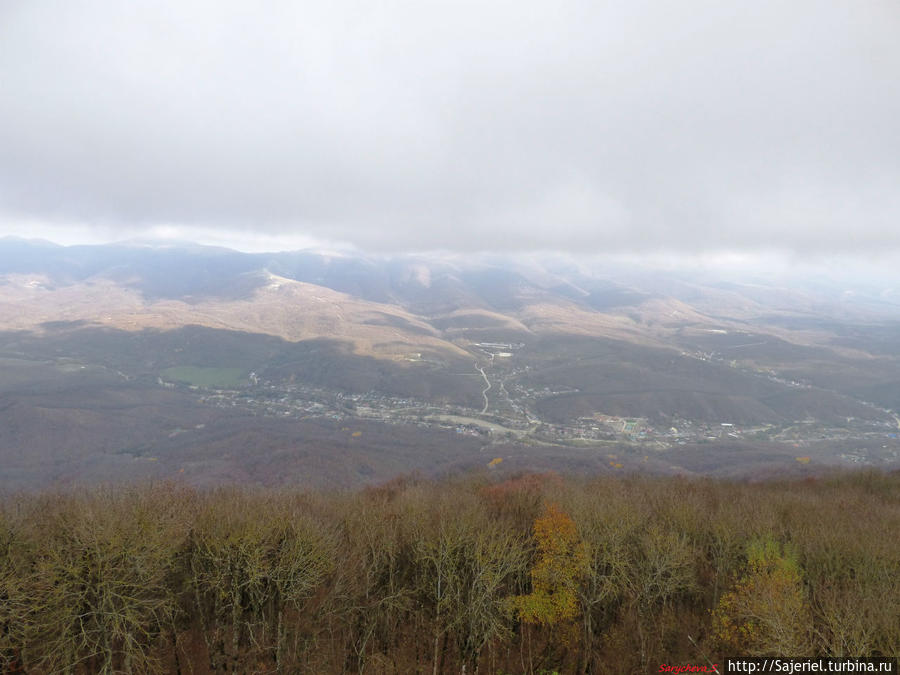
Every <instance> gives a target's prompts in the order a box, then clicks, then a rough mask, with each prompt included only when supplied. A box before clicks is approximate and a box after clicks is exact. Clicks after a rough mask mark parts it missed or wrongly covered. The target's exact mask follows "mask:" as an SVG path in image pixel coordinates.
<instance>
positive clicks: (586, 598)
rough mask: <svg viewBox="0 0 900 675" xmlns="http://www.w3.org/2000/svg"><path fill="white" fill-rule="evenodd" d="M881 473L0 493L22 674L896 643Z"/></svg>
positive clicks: (716, 657)
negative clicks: (345, 489)
mask: <svg viewBox="0 0 900 675" xmlns="http://www.w3.org/2000/svg"><path fill="white" fill-rule="evenodd" d="M898 533H900V475H898V474H892V475H891V474H880V473H864V474H848V475H843V476H836V477H833V478H823V479H818V480H806V481H793V482H792V481H784V482H767V483H758V484H746V483H731V482H725V481H714V480H687V479H678V478H669V479H663V478H647V477H626V478H619V479H614V478H597V479H591V480H586V479H585V480H581V479H562V478H559V477H555V476H546V475H541V476H537V475H528V476H521V477H517V478H510V479H506V480H503V481H502V482H500V481H499V480H491V479H490V478H488V477H486V476H469V477H466V478H464V479H455V480H449V481H444V482H432V481H428V480H424V479H419V478H405V479H402V480H398V481H396V482H394V483H392V484H389V485H386V486H383V487H379V488H374V489H365V490H361V491H357V492H353V493H340V494H322V493H296V492H284V491H262V490H260V491H257V490H241V489H233V488H229V489H218V490H212V491H198V490H193V489H190V488H186V487H183V486H178V485H171V484H164V485H149V486H143V487H128V488H126V487H121V488H112V489H97V490H93V491H85V492H78V493H71V492H70V493H53V494H39V495H26V496H16V497H12V496H10V497H7V498H5V500H4V501H3V503H2V509H0V663H2V664H3V668H5V669H6V671H7V672H28V673H120V672H121V673H145V672H165V673H207V672H212V673H254V672H258V673H305V672H309V673H453V672H464V673H475V672H481V673H497V674H499V673H553V672H560V673H641V672H658V671H659V667H660V665H662V664H675V665H678V664H686V663H693V664H699V665H702V664H707V665H708V663H709V662H712V663H721V659H722V657H723V656H726V655H736V654H741V655H763V654H769V655H771V654H780V655H801V656H802V655H851V656H861V655H873V656H874V655H896V654H897V653H898V652H900V536H898Z"/></svg>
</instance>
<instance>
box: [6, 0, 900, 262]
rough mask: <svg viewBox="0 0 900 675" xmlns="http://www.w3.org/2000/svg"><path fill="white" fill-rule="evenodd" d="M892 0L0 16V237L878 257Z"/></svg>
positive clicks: (895, 228) (888, 131) (73, 8)
mask: <svg viewBox="0 0 900 675" xmlns="http://www.w3.org/2000/svg"><path fill="white" fill-rule="evenodd" d="M898 36H900V2H897V0H846V1H844V2H839V1H837V0H754V1H752V2H749V1H747V0H681V1H680V2H676V1H664V0H658V1H656V2H651V1H648V0H621V1H608V2H603V1H602V0H591V1H587V2H565V1H553V2H548V1H546V0H544V1H542V2H532V1H531V0H515V1H509V2H490V1H489V0H478V1H471V2H469V1H467V0H454V1H453V2H429V1H428V0H410V1H409V2H391V1H388V0H381V1H376V0H370V1H368V2H345V1H343V0H337V1H333V0H329V1H328V2H321V1H318V2H312V1H310V2H283V3H282V2H258V3H253V2H231V1H230V0H214V1H210V2H193V1H188V0H172V1H160V0H156V1H153V2H139V1H135V2H132V1H129V2H110V1H109V0H106V1H104V2H82V1H80V0H59V1H57V2H49V1H47V2H45V1H41V0H21V1H20V0H0V234H16V235H29V236H45V237H49V238H51V239H56V240H58V241H64V242H73V241H101V240H110V239H117V238H126V237H136V236H147V235H169V236H178V237H181V238H187V239H195V240H201V241H208V242H213V243H232V244H237V245H240V246H242V247H244V248H269V249H272V248H284V247H296V246H302V245H306V244H307V243H309V242H315V241H328V242H349V243H352V244H354V245H357V246H359V247H362V248H364V249H377V250H381V251H398V250H417V249H419V250H421V249H432V248H443V249H450V250H458V251H469V250H503V251H507V250H541V249H557V250H569V251H578V252H605V251H626V252H638V253H640V252H642V251H648V252H650V251H652V252H658V251H670V252H675V253H688V254H692V253H697V252H701V253H703V252H715V251H740V252H753V251H756V250H771V249H781V250H784V251H788V252H793V253H800V254H802V253H805V252H815V253H823V254H826V255H827V254H834V253H840V252H843V251H847V250H849V251H858V252H862V253H866V252H872V251H884V250H893V251H895V252H896V251H898V250H900V39H898Z"/></svg>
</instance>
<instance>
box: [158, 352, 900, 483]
mask: <svg viewBox="0 0 900 675" xmlns="http://www.w3.org/2000/svg"><path fill="white" fill-rule="evenodd" d="M521 348H522V345H521V344H517V343H501V342H480V343H474V344H472V345H471V346H470V350H471V351H472V353H473V356H474V357H475V362H474V368H473V373H472V376H473V377H476V376H477V377H479V378H481V379H482V381H483V383H484V387H483V391H482V397H483V406H482V407H481V408H480V409H478V408H476V407H465V406H461V405H454V404H436V403H435V402H429V401H423V400H418V399H416V398H412V397H408V396H406V397H403V396H391V395H387V394H385V393H382V392H378V391H369V392H364V393H348V392H345V391H334V390H329V389H326V388H322V387H316V386H312V385H309V384H304V383H302V382H295V381H290V382H285V381H272V380H268V379H264V378H262V377H260V376H259V375H257V374H256V373H255V372H251V373H249V375H248V376H247V378H246V382H245V383H242V386H240V387H231V388H210V387H206V388H204V387H200V386H196V385H190V384H187V383H183V382H182V383H174V382H167V381H163V380H162V379H160V381H159V382H160V383H161V384H163V385H164V386H166V387H177V388H179V389H182V390H185V391H188V392H190V393H191V394H193V395H194V396H197V397H199V400H200V402H202V403H204V404H206V405H211V406H215V407H218V408H226V409H228V408H231V409H239V410H242V411H245V412H249V413H251V414H254V415H261V416H267V417H273V418H281V419H298V420H303V419H330V420H334V421H336V422H339V423H341V424H344V423H352V422H353V421H363V420H365V421H371V422H380V423H384V424H390V425H413V426H416V427H419V428H430V429H439V430H444V431H451V432H454V433H457V434H463V435H468V436H473V437H479V438H481V439H483V441H484V443H485V445H486V446H489V445H492V444H497V443H518V444H527V445H548V446H564V447H577V448H585V449H591V448H594V449H596V450H597V451H607V450H623V449H625V450H628V449H631V450H633V451H634V452H635V453H665V452H666V451H667V450H670V449H672V448H677V447H678V446H686V445H703V444H713V443H740V442H746V443H779V444H785V445H787V446H788V447H791V448H796V455H797V456H796V460H797V462H798V463H800V464H807V463H809V462H810V457H809V456H806V455H805V454H804V451H803V448H804V447H807V446H810V445H811V444H816V443H823V442H844V443H846V444H847V449H846V451H845V452H842V453H840V454H839V456H837V459H838V460H839V461H840V463H843V464H848V465H871V464H883V463H884V462H890V463H894V462H896V461H898V460H900V441H898V432H900V419H898V418H896V417H894V420H893V422H887V421H873V420H863V419H856V418H852V417H848V418H846V422H845V423H844V424H842V425H840V426H836V425H834V424H833V423H832V424H826V423H823V422H821V421H819V420H816V419H812V418H807V419H802V420H795V421H792V422H788V423H782V424H752V425H748V424H739V423H736V422H733V421H729V420H721V421H709V420H706V421H701V420H691V419H684V418H680V417H677V416H674V417H667V418H664V419H649V418H647V417H624V416H619V415H614V414H607V413H604V412H602V411H597V412H594V413H593V414H590V415H585V416H582V417H577V418H575V419H572V420H567V421H565V422H560V421H558V420H549V419H542V417H541V416H540V414H539V413H538V412H537V409H538V406H537V405H536V404H537V403H538V402H539V401H541V400H542V399H545V398H548V397H552V396H560V395H565V394H567V393H573V392H576V391H577V390H575V389H566V388H559V387H556V388H551V387H528V386H526V385H524V384H522V380H523V378H522V376H523V375H525V374H527V371H528V369H529V368H530V366H528V365H522V364H518V363H517V362H516V359H515V358H514V357H515V354H516V352H517V351H518V350H519V349H521ZM690 356H693V357H694V358H699V359H704V360H706V359H716V358H717V357H716V355H715V354H697V355H690ZM759 376H760V377H765V378H767V379H777V380H781V379H782V378H779V377H778V376H777V375H776V374H773V373H767V372H761V373H759ZM790 384H791V386H794V387H798V388H799V387H806V386H808V385H806V384H804V383H801V382H790ZM883 412H886V413H890V411H883ZM852 441H861V443H860V444H858V445H860V447H856V445H855V444H854V443H853V442H852ZM879 444H881V447H880V452H877V453H873V451H872V448H873V447H876V448H877V447H878V445H879ZM610 456H613V455H610ZM611 464H612V465H613V466H621V465H620V464H616V463H615V462H613V463H611Z"/></svg>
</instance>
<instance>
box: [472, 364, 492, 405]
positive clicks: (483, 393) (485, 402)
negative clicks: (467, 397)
mask: <svg viewBox="0 0 900 675" xmlns="http://www.w3.org/2000/svg"><path fill="white" fill-rule="evenodd" d="M475 369H476V370H477V371H478V372H480V373H481V376H482V377H483V378H484V383H485V384H486V385H487V386H486V387H485V388H484V391H482V392H481V395H482V396H484V408H482V409H481V414H482V415H484V414H485V413H486V412H487V409H488V397H487V393H488V392H489V391H490V390H491V381H490V380H489V379H488V376H487V375H485V373H484V368H482V367H481V366H479V365H478V362H477V361H476V362H475Z"/></svg>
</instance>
